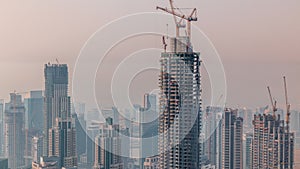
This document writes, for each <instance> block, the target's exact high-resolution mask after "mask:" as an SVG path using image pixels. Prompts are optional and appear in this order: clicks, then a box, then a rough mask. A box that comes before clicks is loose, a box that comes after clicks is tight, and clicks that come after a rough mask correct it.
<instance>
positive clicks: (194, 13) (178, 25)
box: [156, 0, 198, 39]
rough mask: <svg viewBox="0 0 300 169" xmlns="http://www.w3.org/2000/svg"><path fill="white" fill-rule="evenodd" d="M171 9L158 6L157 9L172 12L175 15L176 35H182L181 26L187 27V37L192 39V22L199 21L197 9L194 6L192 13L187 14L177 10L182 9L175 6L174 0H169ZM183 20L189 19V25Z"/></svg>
mask: <svg viewBox="0 0 300 169" xmlns="http://www.w3.org/2000/svg"><path fill="white" fill-rule="evenodd" d="M169 3H170V6H171V9H168V8H162V7H159V6H157V7H156V9H158V10H162V11H164V12H167V13H169V14H172V15H173V17H174V21H175V24H176V37H179V36H180V28H187V30H186V31H187V37H188V38H189V39H190V38H191V22H192V21H197V20H198V18H197V9H196V8H193V10H192V12H191V14H190V15H185V14H181V13H178V12H176V11H175V9H177V10H180V8H175V7H174V2H173V0H169ZM177 18H179V19H180V20H179V21H178V20H177ZM183 20H186V21H187V26H186V25H184V24H183V23H182V22H183Z"/></svg>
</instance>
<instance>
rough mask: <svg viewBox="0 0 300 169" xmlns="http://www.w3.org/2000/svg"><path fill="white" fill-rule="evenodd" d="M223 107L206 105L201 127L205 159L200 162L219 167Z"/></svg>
mask: <svg viewBox="0 0 300 169" xmlns="http://www.w3.org/2000/svg"><path fill="white" fill-rule="evenodd" d="M223 112H224V109H223V108H221V107H211V106H209V107H207V108H206V112H205V114H204V115H203V128H204V129H205V130H204V132H205V133H204V134H205V141H204V145H203V148H202V150H203V152H202V153H203V154H202V155H203V156H204V158H206V159H207V161H204V159H203V162H202V163H207V164H211V165H214V166H216V168H217V169H219V168H221V163H222V161H221V160H222V158H221V150H222V122H221V120H222V114H223Z"/></svg>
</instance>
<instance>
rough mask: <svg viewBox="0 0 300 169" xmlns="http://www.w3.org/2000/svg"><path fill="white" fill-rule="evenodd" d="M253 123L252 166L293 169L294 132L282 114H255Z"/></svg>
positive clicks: (254, 167)
mask: <svg viewBox="0 0 300 169" xmlns="http://www.w3.org/2000/svg"><path fill="white" fill-rule="evenodd" d="M253 125H254V132H253V141H252V168H253V169H260V168H279V169H283V168H289V169H293V167H294V133H292V132H290V131H289V130H288V127H287V126H285V122H284V120H281V119H280V115H279V114H278V115H277V116H276V115H275V116H274V115H271V114H259V115H254V120H253Z"/></svg>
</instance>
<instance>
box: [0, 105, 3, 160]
mask: <svg viewBox="0 0 300 169" xmlns="http://www.w3.org/2000/svg"><path fill="white" fill-rule="evenodd" d="M0 135H1V136H4V100H2V99H0ZM0 156H4V137H0Z"/></svg>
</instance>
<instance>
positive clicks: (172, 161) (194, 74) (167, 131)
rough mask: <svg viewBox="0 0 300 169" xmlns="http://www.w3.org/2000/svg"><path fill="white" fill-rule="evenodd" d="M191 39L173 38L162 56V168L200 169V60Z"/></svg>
mask: <svg viewBox="0 0 300 169" xmlns="http://www.w3.org/2000/svg"><path fill="white" fill-rule="evenodd" d="M187 44H190V42H189V37H176V38H170V49H169V51H170V52H164V53H162V54H161V59H160V63H161V74H160V79H159V85H160V99H159V102H160V111H159V143H158V144H159V150H158V151H159V155H160V157H159V167H160V168H199V166H200V154H201V148H200V144H199V135H200V129H201V98H200V93H201V92H200V72H199V71H200V63H201V62H200V57H199V53H195V52H193V51H192V48H191V47H187V46H188V45H187Z"/></svg>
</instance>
